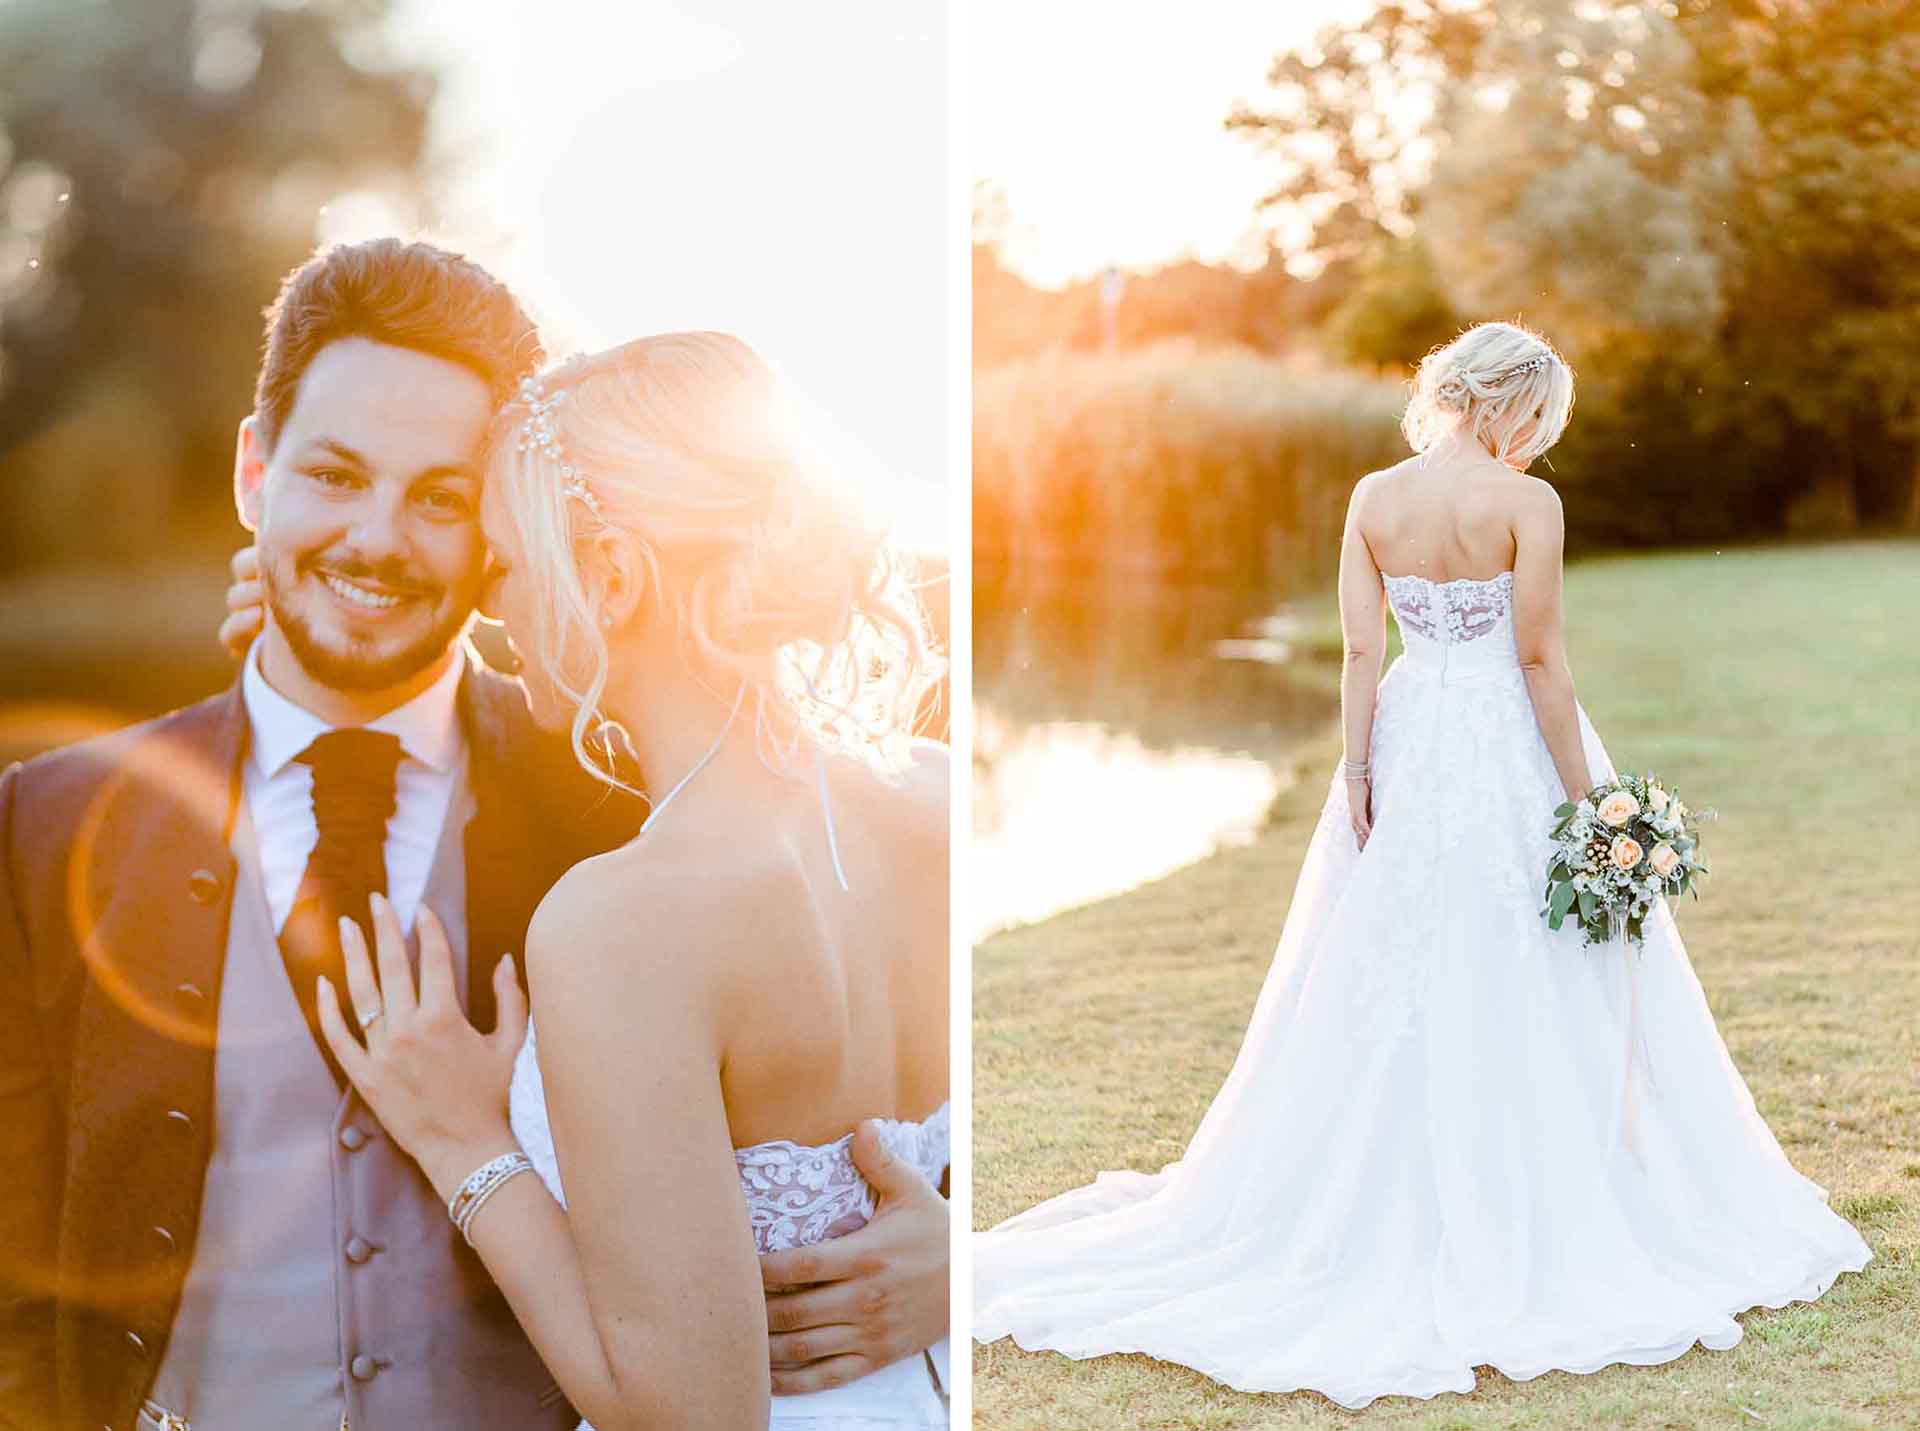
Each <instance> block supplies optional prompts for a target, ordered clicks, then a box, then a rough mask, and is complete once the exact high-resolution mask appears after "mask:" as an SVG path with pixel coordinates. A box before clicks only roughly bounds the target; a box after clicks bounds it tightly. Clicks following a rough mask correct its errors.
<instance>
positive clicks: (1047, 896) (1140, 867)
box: [971, 582, 1338, 939]
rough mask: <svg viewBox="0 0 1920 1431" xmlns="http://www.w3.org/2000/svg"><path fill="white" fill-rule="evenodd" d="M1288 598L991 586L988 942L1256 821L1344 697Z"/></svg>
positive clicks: (976, 869) (980, 789)
mask: <svg viewBox="0 0 1920 1431" xmlns="http://www.w3.org/2000/svg"><path fill="white" fill-rule="evenodd" d="M1276 605H1277V604H1276V603H1275V602H1274V601H1272V600H1262V599H1260V598H1257V597H1251V596H1248V595H1246V594H1244V593H1240V592H1235V591H1230V590H1226V589H1221V588H1213V587H1206V586H1179V587H1174V586H1168V585H1163V584H1158V583H1146V584H1137V585H1114V584H1111V583H1105V584H1099V585H1091V586H1078V587H1074V588H1071V589H1059V588H1055V589H1051V590H1047V591H1044V592H1041V591H1023V592H1021V593H1019V594H1017V595H1016V594H1012V593H1009V592H1008V591H1006V590H1005V589H1004V588H999V587H996V586H994V585H993V584H992V583H990V582H989V583H983V584H981V585H980V586H979V588H978V590H977V594H976V600H975V614H974V733H975V738H974V765H973V811H974V816H973V819H974V842H973V850H972V854H971V860H972V865H971V876H972V878H971V887H972V897H971V907H972V926H973V935H974V937H975V938H976V939H981V938H985V937H987V936H988V935H991V934H993V933H996V932H998V931H1000V930H1003V929H1007V928H1011V927H1013V926H1015V925H1019V924H1025V923H1030V922H1033V921H1035V920H1039V919H1044V918H1047V917H1048V916H1049V915H1052V914H1056V913H1059V912H1060V911H1062V910H1065V909H1070V908H1073V907H1074V906H1076V905H1081V904H1086V903H1089V902H1091V901H1094V900H1098V899H1103V898H1107V897H1109V896H1111V895H1115V894H1120V893H1123V892H1125V891H1127V890H1129V889H1133V888H1135V887H1136V886H1138V885H1141V884H1144V883H1146V882H1148V881H1150V880H1154V879H1158V878H1160V877H1161V876H1163V875H1167V874H1170V873H1172V872H1173V871H1175V870H1177V869H1180V868H1182V867H1183V866H1186V865H1190V864H1192V863H1194V862H1196V861H1198V860H1201V859H1204V858H1206V856H1208V855H1210V854H1212V853H1213V852H1214V851H1216V850H1218V849H1220V848H1222V847H1224V846H1226V845H1229V844H1232V843H1234V842H1236V841H1242V840H1246V839H1250V838H1251V837H1252V836H1253V835H1254V834H1255V833H1257V832H1258V830H1259V829H1260V827H1261V826H1262V825H1263V824H1264V823H1265V819H1266V815H1267V811H1268V809H1269V807H1270V806H1271V805H1272V804H1273V801H1274V798H1275V797H1276V796H1278V795H1279V794H1280V793H1281V791H1282V790H1284V789H1285V788H1286V787H1287V785H1288V783H1289V782H1290V781H1291V780H1292V779H1293V775H1292V761H1293V757H1294V755H1295V753H1296V752H1297V751H1298V749H1299V747H1300V745H1301V744H1302V743H1303V742H1305V741H1307V740H1309V739H1313V738H1316V737H1318V736H1319V735H1320V734H1322V733H1324V732H1325V731H1326V729H1327V728H1328V725H1329V723H1330V722H1331V721H1332V720H1333V718H1334V716H1335V714H1336V713H1337V710H1338V693H1337V686H1336V682H1335V680H1334V678H1333V677H1332V676H1330V675H1329V674H1328V673H1327V672H1326V670H1325V669H1322V670H1320V671H1318V672H1315V671H1312V670H1310V669H1309V667H1310V666H1311V664H1312V662H1311V658H1310V657H1309V656H1308V655H1307V654H1306V653H1304V652H1303V651H1302V650H1301V649H1300V647H1299V646H1298V644H1297V642H1296V640H1295V639H1294V637H1295V636H1296V635H1297V633H1296V631H1295V630H1294V628H1293V626H1292V624H1291V623H1290V622H1289V620H1288V618H1287V616H1286V614H1285V612H1284V610H1277V609H1276Z"/></svg>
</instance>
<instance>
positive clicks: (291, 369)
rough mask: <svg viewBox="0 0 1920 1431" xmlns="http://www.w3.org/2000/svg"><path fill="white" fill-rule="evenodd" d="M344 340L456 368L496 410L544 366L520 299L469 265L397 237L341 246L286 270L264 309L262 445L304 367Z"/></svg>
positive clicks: (273, 432)
mask: <svg viewBox="0 0 1920 1431" xmlns="http://www.w3.org/2000/svg"><path fill="white" fill-rule="evenodd" d="M342 338H368V339H371V340H372V341H374V342H376V343H386V344H389V345H391V346H393V347H396V348H411V349H413V350H414V351H416V352H421V353H426V354H428V355H430V356H432V357H436V358H445V359H446V360H447V361H449V362H454V363H458V364H460V366H461V367H463V368H467V369H469V370H470V371H472V372H473V373H475V374H477V375H478V376H479V377H480V379H481V380H482V381H483V382H485V383H486V385H487V389H488V391H489V392H490V393H491V394H492V395H493V404H494V406H495V407H498V406H500V404H502V403H503V402H505V401H506V400H507V398H508V397H510V396H511V395H512V394H513V392H514V390H515V389H516V388H517V387H518V386H519V383H520V380H521V379H522V378H525V377H527V376H529V375H531V374H533V373H535V372H538V371H539V369H540V366H541V364H542V363H544V362H545V361H546V355H545V353H544V352H543V351H542V350H541V347H540V337H539V334H538V332H537V331H536V329H535V327H534V323H533V320H532V319H531V318H529V317H528V316H527V314H526V310H525V309H523V308H522V307H521V306H520V301H519V300H518V299H516V298H515V297H514V296H513V294H512V293H511V292H509V291H508V289H507V286H506V285H505V284H504V283H502V282H500V280H499V279H497V278H495V277H494V276H493V275H492V274H490V273H488V272H487V271H486V270H485V269H484V268H482V267H480V265H479V264H477V263H474V262H473V261H472V260H471V259H468V258H465V257H463V256H461V255H460V254H457V253H449V252H448V251H447V250H446V249H443V248H436V247H435V246H434V245H432V244H429V243H406V242H403V241H402V240H400V239H397V238H380V239H369V240H367V241H366V242H364V243H354V244H341V245H339V246H337V247H335V248H330V249H325V250H323V251H321V252H320V253H317V254H315V255H314V256H313V257H312V258H310V259H308V260H307V261H306V262H305V263H304V264H302V265H301V266H300V267H299V268H296V269H295V270H294V271H293V272H292V273H290V274H288V275H287V278H286V281H285V282H284V283H282V284H281V286H280V296H279V297H277V298H275V299H274V301H273V305H272V306H271V307H270V308H268V309H267V339H266V354H265V356H264V357H263V358H262V359H261V362H260V381H259V385H258V386H257V387H256V388H255V389H254V397H253V411H254V416H255V418H256V420H257V422H258V425H259V428H260V436H261V438H262V439H263V440H264V442H265V443H266V445H267V446H268V447H272V445H273V444H274V442H275V440H276V439H277V438H278V437H279V435H280V429H281V428H282V427H283V426H284V425H285V423H286V420H287V414H288V413H290V412H292V411H293V399H294V395H295V394H296V393H297V392H298V391H299V388H300V379H301V378H302V377H303V376H305V374H306V371H307V366H308V364H310V363H311V362H312V361H313V360H314V357H315V355H317V354H318V353H319V352H320V350H321V349H322V348H324V347H326V346H327V344H329V343H333V342H337V341H339V340H340V339H342Z"/></svg>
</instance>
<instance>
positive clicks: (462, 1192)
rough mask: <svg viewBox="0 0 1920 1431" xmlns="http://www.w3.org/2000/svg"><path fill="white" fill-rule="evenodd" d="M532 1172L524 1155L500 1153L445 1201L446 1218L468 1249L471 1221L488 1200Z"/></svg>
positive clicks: (471, 1243) (470, 1243)
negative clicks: (510, 1183) (458, 1231)
mask: <svg viewBox="0 0 1920 1431" xmlns="http://www.w3.org/2000/svg"><path fill="white" fill-rule="evenodd" d="M532 1171H533V1162H532V1160H531V1159H529V1158H528V1157H527V1155H526V1154H525V1153H521V1152H512V1153H502V1154H501V1155H500V1156H499V1157H497V1158H495V1159H493V1160H492V1161H491V1162H486V1163H482V1164H481V1165H480V1166H479V1167H477V1168H475V1169H474V1170H473V1171H472V1172H471V1173H468V1174H467V1180H466V1181H465V1182H463V1183H461V1184H460V1188H459V1191H457V1192H455V1193H454V1195H453V1196H452V1197H450V1198H448V1199H447V1216H448V1217H450V1218H452V1219H453V1225H454V1226H455V1227H457V1228H459V1229H460V1235H461V1236H462V1237H464V1238H465V1239H466V1240H467V1246H469V1247H471V1246H473V1220H474V1218H475V1217H476V1216H478V1215H479V1212H480V1209H481V1207H482V1206H483V1205H484V1204H485V1203H486V1201H487V1199H488V1198H490V1197H492V1196H493V1195H494V1194H495V1193H497V1192H499V1191H500V1189H501V1188H503V1187H505V1186H506V1184H507V1183H508V1182H510V1181H511V1180H512V1179H514V1178H516V1177H518V1176H519V1175H520V1174H521V1173H530V1172H532Z"/></svg>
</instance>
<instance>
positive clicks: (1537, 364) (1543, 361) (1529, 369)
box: [1513, 353, 1547, 373]
mask: <svg viewBox="0 0 1920 1431" xmlns="http://www.w3.org/2000/svg"><path fill="white" fill-rule="evenodd" d="M1546 365H1547V355H1546V354H1545V353H1535V354H1534V355H1533V356H1532V357H1531V358H1525V359H1522V360H1521V361H1520V362H1518V363H1515V364H1514V365H1513V371H1514V372H1516V373H1537V372H1539V371H1540V370H1541V369H1542V368H1544V367H1545V366H1546Z"/></svg>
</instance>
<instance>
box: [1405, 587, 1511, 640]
mask: <svg viewBox="0 0 1920 1431" xmlns="http://www.w3.org/2000/svg"><path fill="white" fill-rule="evenodd" d="M1381 580H1382V581H1383V582H1385V584H1386V588H1387V602H1388V604H1389V605H1390V606H1392V607H1393V618H1394V620H1396V621H1398V622H1399V623H1400V630H1401V631H1402V633H1405V632H1408V631H1411V632H1412V633H1413V634H1414V635H1416V636H1424V637H1425V638H1426V639H1427V640H1429V641H1439V642H1441V643H1443V644H1445V645H1450V646H1456V645H1459V644H1460V643H1462V642H1465V641H1475V640H1478V639H1479V638H1480V637H1482V636H1485V635H1487V634H1488V633H1489V632H1491V631H1493V630H1494V629H1495V628H1497V627H1498V626H1499V625H1500V622H1501V621H1502V620H1503V619H1504V618H1506V617H1508V616H1510V615H1512V614H1513V573H1512V572H1510V571H1503V572H1501V573H1500V574H1499V575H1498V576H1496V577H1493V578H1492V579H1491V580H1488V581H1478V580H1476V579H1474V578H1472V577H1462V578H1461V579H1459V580H1457V581H1429V580H1428V579H1427V578H1426V577H1424V576H1385V575H1384V574H1383V575H1382V577H1381Z"/></svg>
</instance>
